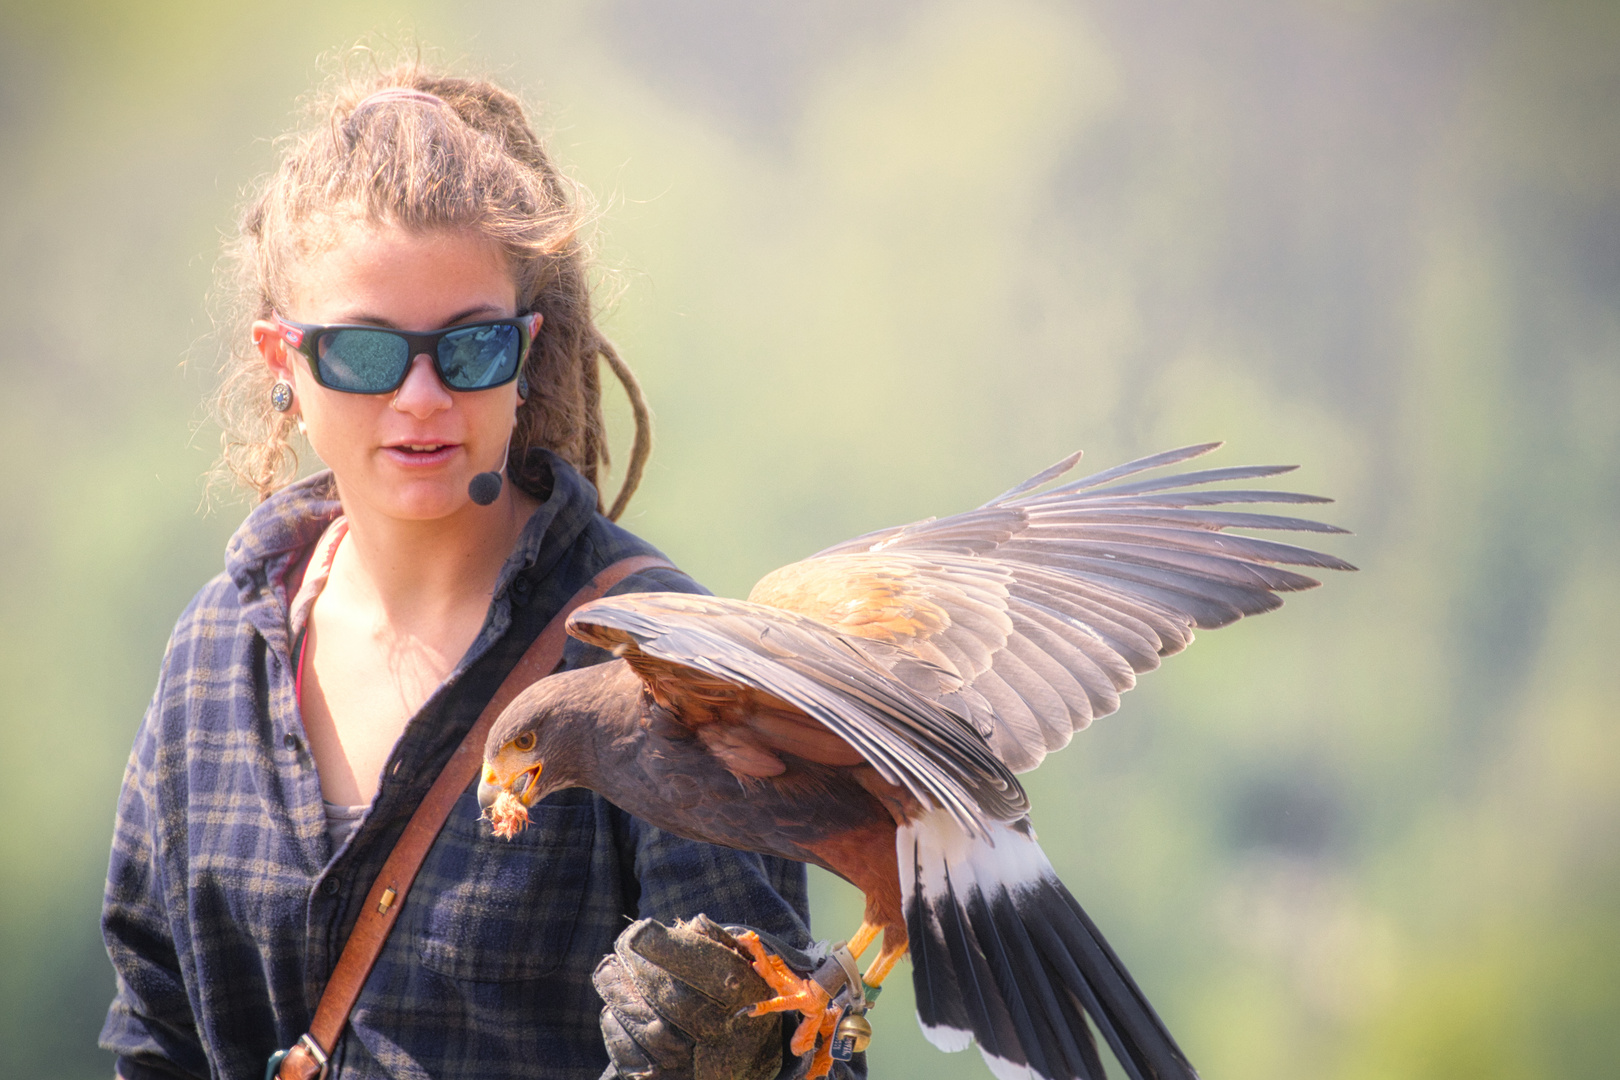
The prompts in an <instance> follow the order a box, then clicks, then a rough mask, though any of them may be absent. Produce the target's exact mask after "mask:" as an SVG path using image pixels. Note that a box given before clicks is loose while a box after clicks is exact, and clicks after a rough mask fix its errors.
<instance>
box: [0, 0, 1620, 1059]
mask: <svg viewBox="0 0 1620 1080" xmlns="http://www.w3.org/2000/svg"><path fill="white" fill-rule="evenodd" d="M362 38H366V39H367V40H369V41H371V42H372V43H373V44H374V45H375V46H377V47H378V48H380V49H381V50H382V51H383V52H384V53H389V52H390V50H391V49H392V48H394V47H395V46H397V45H399V44H400V43H407V44H410V43H420V44H422V45H425V46H428V47H432V48H435V49H437V50H439V53H438V55H439V56H440V57H441V58H442V59H444V60H445V61H447V62H450V63H453V64H457V65H460V66H462V67H465V68H468V69H471V70H478V71H488V72H494V73H496V74H498V75H499V76H500V77H501V78H502V79H504V80H505V81H506V82H507V83H508V84H509V85H512V86H514V87H516V88H518V89H520V90H522V91H523V92H524V93H525V94H526V95H527V96H528V98H529V99H530V100H531V101H532V102H534V103H535V104H536V106H537V107H538V108H540V109H541V112H540V115H541V118H542V123H543V124H544V125H545V126H546V127H547V128H549V129H550V130H551V131H552V132H553V139H554V147H555V149H556V151H557V153H558V155H559V156H560V157H561V158H562V159H564V160H565V161H566V162H567V163H568V165H569V167H570V169H571V170H572V171H573V173H574V174H575V175H576V176H577V177H578V178H579V179H580V180H581V181H582V182H584V183H585V184H586V185H587V186H588V187H589V188H590V189H592V190H593V191H594V192H595V193H596V195H597V197H598V199H599V201H600V204H601V208H602V217H601V228H600V232H599V241H600V244H601V250H602V255H603V261H604V265H605V266H606V267H608V268H610V269H611V270H612V271H613V272H612V274H611V275H610V276H609V277H608V278H606V279H605V282H604V293H603V295H604V299H606V298H608V297H609V296H611V297H613V298H615V299H614V303H613V306H612V309H611V312H610V313H609V315H608V316H607V325H608V327H609V329H610V332H611V333H612V334H613V335H614V336H615V337H616V338H617V339H618V340H619V342H620V343H621V345H622V347H623V350H624V352H625V354H626V355H627V356H628V357H629V358H630V359H631V361H632V362H633V363H634V364H635V365H636V367H637V368H638V370H639V371H640V372H641V375H642V378H643V379H644V380H645V382H646V385H647V388H648V392H649V395H650V397H651V400H652V402H653V403H654V406H655V408H656V410H657V416H658V438H659V443H658V450H657V456H656V459H655V464H654V466H653V468H652V471H651V473H650V475H649V478H648V481H647V483H646V486H645V488H644V490H643V494H642V495H641V496H639V497H638V499H637V500H636V502H635V504H634V506H633V508H632V515H631V517H630V518H629V520H628V523H629V524H630V525H631V527H632V528H634V529H636V530H637V531H639V532H641V533H642V534H644V535H646V536H647V537H649V538H650V539H651V540H653V541H654V542H655V543H657V544H659V545H661V546H662V547H664V548H665V549H666V550H668V551H669V552H670V553H671V554H672V555H674V556H675V557H676V558H677V559H678V560H679V561H680V562H681V563H683V564H684V565H685V566H686V567H688V568H689V569H690V570H691V571H693V572H694V573H695V574H697V575H698V576H699V577H700V578H702V579H703V580H705V581H707V582H708V583H709V584H710V585H711V586H713V587H714V588H716V589H717V590H718V591H721V592H727V593H730V594H732V595H742V594H744V593H745V592H746V590H747V588H748V587H749V585H750V584H751V582H752V581H753V580H754V579H755V578H756V577H757V576H758V575H759V574H761V573H763V572H764V571H766V570H768V569H770V568H772V567H774V566H777V565H780V564H781V563H783V562H786V561H788V560H790V559H793V558H795V557H798V556H801V555H803V554H807V553H809V552H811V551H814V550H816V549H818V548H820V547H821V546H823V545H825V544H827V543H830V542H833V541H836V540H839V539H842V538H844V537H846V536H850V535H854V534H855V533H857V532H861V531H864V530H867V529H870V528H875V527H878V526H880V525H885V524H890V523H894V522H899V521H905V520H910V519H913V518H916V517H921V516H924V515H928V514H935V513H945V512H950V511H953V510H957V509H961V508H965V507H968V506H971V505H976V504H977V503H978V502H980V501H982V500H983V499H985V498H987V497H989V496H990V495H993V494H994V493H996V492H998V491H1001V490H1003V489H1004V488H1006V487H1007V486H1009V485H1010V484H1011V483H1012V482H1013V481H1015V480H1017V479H1019V478H1021V477H1023V476H1025V475H1027V474H1029V473H1030V472H1033V471H1034V470H1036V469H1038V468H1040V467H1042V466H1045V465H1046V464H1048V463H1050V462H1051V461H1053V460H1056V459H1057V458H1059V457H1060V456H1062V455H1063V454H1065V453H1067V452H1069V451H1070V450H1072V449H1075V448H1077V447H1082V448H1084V449H1085V450H1086V452H1087V461H1088V463H1090V464H1092V465H1093V466H1094V467H1102V466H1106V465H1111V464H1115V463H1117V462H1119V461H1121V460H1124V459H1125V458H1126V457H1127V456H1131V455H1136V454H1139V453H1146V452H1150V451H1154V450H1158V449H1162V448H1164V447H1166V446H1170V445H1180V444H1183V443H1189V442H1195V441H1203V440H1206V439H1212V438H1224V439H1227V440H1229V446H1228V448H1227V449H1226V450H1225V451H1223V452H1222V454H1221V455H1220V456H1219V458H1218V459H1216V461H1217V463H1225V464H1241V463H1249V462H1254V461H1267V462H1269V461H1283V462H1297V463H1299V464H1301V465H1302V466H1303V467H1304V468H1303V469H1302V471H1301V472H1300V473H1299V474H1297V476H1296V477H1295V478H1291V479H1290V483H1292V484H1293V485H1294V486H1297V487H1303V488H1305V489H1308V490H1313V491H1319V492H1323V493H1327V494H1331V495H1334V496H1336V497H1337V498H1338V499H1339V502H1338V504H1337V505H1336V506H1334V507H1331V508H1328V516H1329V517H1330V518H1331V520H1334V521H1337V522H1339V523H1342V524H1344V525H1347V526H1349V527H1351V528H1353V529H1354V530H1355V531H1356V533H1357V535H1356V536H1355V537H1352V538H1345V539H1343V540H1342V542H1337V543H1335V544H1334V545H1333V548H1334V550H1335V551H1337V552H1338V553H1340V554H1342V555H1344V556H1346V557H1347V558H1350V559H1351V560H1352V561H1354V562H1356V563H1358V564H1360V565H1361V566H1362V567H1363V570H1362V572H1361V573H1360V574H1357V575H1353V576H1351V575H1339V576H1335V577H1334V578H1333V580H1331V581H1329V582H1328V585H1327V587H1325V588H1324V589H1322V590H1320V591H1319V592H1315V593H1310V594H1306V595H1304V596H1300V597H1297V598H1294V599H1292V600H1290V602H1289V604H1288V606H1287V607H1286V608H1284V609H1283V610H1282V611H1281V612H1279V613H1277V614H1274V615H1270V616H1267V617H1266V618H1264V619H1260V620H1256V621H1253V622H1246V623H1242V624H1239V625H1237V626H1235V627H1232V628H1230V629H1226V630H1223V631H1221V632H1219V633H1213V634H1207V635H1204V636H1203V637H1202V639H1201V640H1200V642H1199V643H1198V644H1197V645H1196V646H1194V648H1193V649H1192V650H1191V651H1190V652H1189V653H1188V654H1186V655H1185V656H1182V657H1178V658H1176V659H1175V660H1173V661H1172V662H1170V663H1169V664H1168V665H1167V666H1166V669H1165V670H1163V671H1161V672H1159V673H1157V674H1155V675H1153V676H1151V677H1149V678H1147V679H1146V680H1145V681H1144V685H1143V686H1142V687H1141V688H1140V689H1138V690H1137V691H1136V692H1134V693H1133V694H1131V695H1130V696H1128V697H1127V699H1126V703H1125V707H1124V709H1123V710H1122V712H1121V713H1120V714H1118V715H1117V716H1114V717H1111V718H1108V719H1107V720H1104V721H1101V722H1099V723H1098V724H1097V725H1096V726H1095V728H1094V729H1092V730H1090V731H1088V732H1085V733H1084V734H1083V735H1081V736H1080V737H1078V738H1077V739H1076V740H1075V742H1074V744H1073V745H1072V746H1071V747H1070V748H1069V749H1068V750H1067V751H1065V752H1064V753H1062V754H1060V755H1057V756H1056V757H1054V758H1052V759H1049V761H1048V763H1047V764H1046V766H1045V767H1044V768H1043V769H1042V770H1041V771H1040V772H1038V773H1036V774H1034V775H1033V776H1031V777H1030V787H1031V789H1032V792H1033V796H1034V801H1035V806H1036V824H1037V825H1038V827H1039V828H1040V829H1041V833H1042V837H1043V840H1044V842H1045V844H1046V847H1047V849H1048V850H1049V851H1050V852H1051V854H1052V856H1053V859H1054V861H1055V862H1056V863H1057V865H1058V867H1059V869H1060V871H1061V872H1062V874H1063V876H1064V877H1065V878H1066V879H1067V881H1068V882H1069V884H1070V886H1071V887H1072V888H1073V890H1074V892H1075V893H1076V894H1077V895H1078V896H1079V897H1080V898H1081V900H1082V901H1083V902H1084V903H1085V904H1086V905H1087V906H1088V908H1089V909H1090V910H1091V912H1092V914H1093V915H1094V916H1095V917H1096V919H1097V921H1098V922H1099V923H1100V924H1101V925H1102V927H1103V928H1104V929H1105V930H1106V932H1107V933H1108V934H1109V936H1110V937H1111V939H1112V940H1113V942H1114V944H1115V945H1116V946H1117V948H1118V949H1119V951H1120V952H1121V953H1122V954H1123V955H1124V957H1125V958H1126V959H1127V961H1128V962H1129V963H1130V965H1131V967H1132V969H1133V970H1134V971H1135V972H1136V973H1137V974H1138V976H1139V978H1140V981H1141V982H1142V984H1143V985H1144V986H1145V988H1146V989H1147V991H1148V992H1149V994H1150V995H1151V996H1152V998H1153V999H1154V1001H1155V1002H1156V1003H1157V1004H1158V1006H1159V1008H1160V1011H1161V1012H1162V1013H1163V1015H1164V1016H1165V1018H1166V1019H1167V1021H1168V1022H1169V1024H1170V1026H1171V1028H1172V1029H1173V1030H1174V1031H1175V1032H1176V1033H1177V1034H1178V1035H1179V1037H1180V1040H1181V1042H1182V1045H1183V1046H1184V1047H1185V1048H1186V1050H1187V1051H1188V1053H1189V1055H1190V1056H1191V1057H1192V1059H1193V1060H1194V1061H1195V1062H1196V1063H1198V1064H1199V1066H1200V1068H1201V1069H1202V1071H1203V1075H1204V1076H1206V1077H1208V1078H1210V1080H1220V1078H1234V1080H1235V1078H1242V1080H1273V1078H1276V1080H1283V1078H1299V1077H1309V1078H1333V1080H1340V1078H1342V1080H1363V1078H1366V1080H1373V1078H1380V1080H1383V1078H1388V1080H1405V1078H1413V1080H1416V1078H1433V1080H1449V1078H1462V1077H1467V1078H1469V1080H1498V1078H1500V1080H1529V1078H1540V1077H1549V1078H1551V1077H1557V1078H1560V1080H1574V1078H1585V1077H1593V1078H1596V1077H1612V1076H1614V1075H1615V1074H1616V1068H1617V1066H1616V1064H1615V1062H1616V1061H1617V1060H1620V1019H1617V1018H1620V843H1617V841H1620V828H1617V826H1620V674H1617V666H1616V649H1615V635H1614V632H1613V630H1612V624H1613V620H1614V618H1615V612H1616V611H1617V610H1620V565H1617V560H1616V559H1615V557H1614V547H1615V543H1616V536H1617V531H1616V527H1617V525H1620V484H1617V479H1620V477H1617V469H1620V363H1617V361H1620V122H1617V117H1620V6H1616V5H1614V4H1612V3H1584V4H1583V3H1577V2H1545V3H1534V2H1519V3H1509V2H1480V0H1471V2H1469V0H1310V2H1300V0H1074V2H1067V3H1065V2H1058V0H1051V2H1043V0H1001V2H996V3H988V2H981V3H965V2H952V0H889V2H875V0H811V2H808V3H798V4H762V3H752V2H749V0H600V2H584V0H579V2H537V0H534V2H490V3H453V2H435V0H393V2H390V3H386V4H385V3H370V2H365V0H319V2H314V0H282V2H281V3H277V4H273V5H272V4H265V3H218V2H215V0H166V2H161V3H159V2H148V3H112V2H104V0H53V2H52V3H50V4H39V3H33V2H31V0H0V135H3V146H4V152H3V153H0V328H3V330H0V371H3V373H4V381H3V384H0V386H3V393H0V415H3V416H4V422H3V423H0V506H3V509H0V543H3V551H4V555H3V558H0V742H3V747H4V749H3V751H0V822H3V825H0V1075H4V1076H7V1077H63V1078H73V1080H77V1078H80V1077H84V1078H92V1077H94V1078H105V1077H106V1076H107V1075H108V1074H109V1072H110V1067H111V1061H110V1059H109V1058H108V1057H107V1056H106V1055H104V1054H102V1053H101V1052H100V1051H98V1050H97V1049H96V1048H95V1046H94V1043H95V1035H96V1031H97V1029H98V1027H99V1024H100V1020H101V1015H102V1012H103V1009H104V1008H105V1002H106V1000H107V998H108V996H109V994H110V992H111V989H112V976H111V972H110V969H109V968H108V966H107V963H106V959H105V956H104V954H103V952H102V949H101V944H100V940H99V934H98V930H97V912H98V906H99V899H100V893H101V879H102V876H103V874H104V870H105V860H106V850H107V843H108V837H109V832H110V826H111V819H112V809H113V805H114V799H115V796H116V792H117V788H118V783H119V778H120V774H121V771H122V768H123V763H124V759H125V755H126V753H127V749H128V745H129V742H130V739H131V737H132V734H133V732H134V729H135V725H136V724H137V722H138V720H139V717H140V715H141V712H142V710H143V707H144V705H145V702H146V699H147V697H148V695H149V694H150V692H151V686H152V683H153V680H154V676H155V672H156V668H157V664H158V660H159V657H160V654H161V651H162V648H163V643H164V640H165V638H166V635H167V632H168V629H169V627H170V625H171V624H172V622H173V620H174V618H175V617H176V615H177V614H178V613H179V611H180V609H181V607H182V606H183V605H184V604H185V602H186V600H187V598H188V597H189V596H190V595H191V593H192V592H193V591H194V590H195V589H196V588H197V587H198V586H199V585H200V584H201V582H203V581H204V580H205V579H206V578H207V577H209V576H210V575H212V574H213V573H214V572H215V571H216V569H217V568H218V567H219V566H220V561H221V551H222V548H223V544H224V541H225V539H226V537H227V536H228V535H229V533H230V532H231V530H232V529H233V527H234V526H235V525H236V524H237V522H238V521H239V520H240V518H241V516H242V514H243V513H244V511H245V509H246V507H245V504H241V503H231V502H229V501H227V502H224V503H222V504H219V505H216V506H215V507H214V509H213V510H212V511H211V512H210V511H205V509H204V508H203V506H202V485H201V480H200V477H201V474H202V473H203V472H204V471H205V469H206V468H207V467H208V465H209V463H210V461H211V457H212V452H213V450H214V448H215V446H216V444H217V432H215V431H213V430H211V429H209V428H208V427H207V426H206V424H205V423H204V422H203V414H202V411H201V409H200V407H199V404H198V403H199V401H200V400H201V398H202V396H203V395H204V393H205V392H206V390H207V388H208V387H209V385H210V383H211V379H212V371H213V369H214V365H215V360H216V356H217V353H218V342H217V340H216V339H214V338H212V337H211V336H210V335H211V332H212V331H211V323H210V319H209V314H208V311H209V309H208V306H207V303H206V297H207V294H208V292H209V289H210V285H211V279H212V274H213V269H214V265H215V262H216V259H217V252H218V249H219V240H220V237H221V235H222V234H223V233H224V232H225V231H227V230H228V228H229V225H230V223H231V222H232V220H233V213H234V207H235V206H236V205H237V204H238V202H239V199H240V196H241V192H242V189H243V187H244V185H245V184H247V183H248V182H249V181H250V179H251V178H252V177H254V176H255V175H257V174H259V173H260V172H261V171H263V170H264V169H266V168H267V167H268V165H269V163H270V162H271V160H272V149H271V146H270V141H269V140H270V138H271V137H273V136H274V135H275V134H277V133H278V132H280V131H281V130H283V129H284V128H285V127H286V126H287V124H288V123H289V122H290V120H291V117H292V112H293V103H294V101H295V99H296V97H297V96H298V95H299V94H300V93H302V92H304V91H305V90H307V89H308V88H309V87H310V86H311V85H313V84H314V82H315V81H316V80H317V79H318V78H319V77H320V73H321V72H322V71H323V70H330V68H331V67H332V65H333V63H334V62H336V61H335V60H334V59H333V58H334V57H339V56H341V52H342V49H343V47H345V46H350V45H353V44H354V43H355V42H356V41H358V40H360V39H362ZM323 56H324V57H325V58H326V59H325V60H323V59H322V57H323ZM352 62H365V61H364V60H363V59H361V60H354V61H352ZM617 415H618V416H619V417H620V419H621V423H620V425H619V430H620V431H621V433H622V432H623V431H625V430H626V429H625V425H624V424H623V423H622V418H623V415H624V413H623V410H622V409H619V410H618V413H617ZM816 890H817V896H816V903H817V910H818V918H819V919H820V929H821V931H822V932H823V933H825V934H828V935H830V936H843V935H846V934H847V933H849V931H850V930H852V929H853V926H854V922H855V918H856V907H855V900H854V897H853V895H852V893H851V892H850V890H848V889H847V887H845V886H843V885H842V884H841V883H837V882H833V881H831V880H830V879H827V878H826V877H825V876H823V877H819V878H818V879H817V883H816ZM903 982H905V980H903V979H901V980H896V982H895V986H896V989H894V990H892V991H891V994H890V997H889V998H888V999H887V1000H886V1001H885V1002H884V1004H883V1007H881V1008H880V1009H879V1010H878V1012H877V1013H876V1014H875V1019H876V1021H877V1024H878V1029H879V1034H878V1041H877V1042H876V1044H875V1046H874V1050H873V1054H872V1061H873V1075H874V1077H879V1078H882V1080H900V1078H905V1077H928V1078H930V1080H947V1078H954V1077H982V1076H987V1075H988V1073H987V1071H986V1070H985V1068H984V1066H983V1064H982V1063H981V1062H980V1060H979V1058H978V1055H977V1054H976V1053H968V1054H959V1055H955V1056H951V1057H947V1056H945V1055H942V1054H940V1053H938V1052H936V1051H934V1050H932V1049H930V1048H928V1047H927V1046H926V1045H925V1044H924V1043H923V1042H922V1040H921V1037H920V1035H919V1034H918V1032H917V1029H916V1026H915V1024H914V1022H913V1020H912V1019H911V1017H910V1015H909V1013H910V1004H909V990H908V989H903V988H901V987H900V984H901V983H903Z"/></svg>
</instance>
